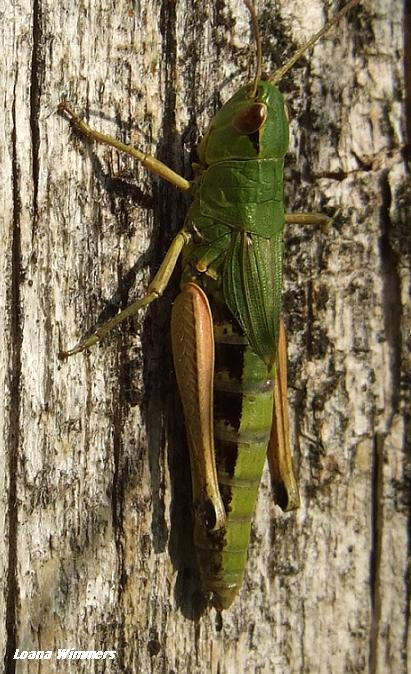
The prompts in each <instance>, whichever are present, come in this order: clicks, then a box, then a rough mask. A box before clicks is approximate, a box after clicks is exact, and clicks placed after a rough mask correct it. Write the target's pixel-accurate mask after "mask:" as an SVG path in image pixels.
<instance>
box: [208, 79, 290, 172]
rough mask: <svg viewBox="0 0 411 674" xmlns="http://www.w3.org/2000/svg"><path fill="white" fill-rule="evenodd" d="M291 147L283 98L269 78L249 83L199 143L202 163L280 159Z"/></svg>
mask: <svg viewBox="0 0 411 674" xmlns="http://www.w3.org/2000/svg"><path fill="white" fill-rule="evenodd" d="M287 149H288V119H287V113H286V109H285V105H284V99H283V96H282V94H281V93H280V91H279V90H278V89H277V87H275V86H274V85H273V84H270V82H265V81H261V80H260V81H259V82H258V83H257V85H256V87H254V86H253V85H251V84H247V85H246V86H244V87H242V88H241V89H240V90H239V91H237V93H236V94H234V96H232V98H230V100H229V101H227V103H226V104H225V105H223V107H222V108H221V110H220V111H219V112H217V114H216V115H215V116H214V117H213V119H212V120H211V124H210V126H209V128H208V130H207V132H206V134H205V136H204V137H203V139H202V140H201V142H200V144H199V146H198V158H199V160H200V162H201V163H202V164H203V165H210V164H215V163H217V162H220V161H224V160H227V159H240V160H241V159H273V158H278V159H281V158H282V157H284V155H285V153H286V152H287Z"/></svg>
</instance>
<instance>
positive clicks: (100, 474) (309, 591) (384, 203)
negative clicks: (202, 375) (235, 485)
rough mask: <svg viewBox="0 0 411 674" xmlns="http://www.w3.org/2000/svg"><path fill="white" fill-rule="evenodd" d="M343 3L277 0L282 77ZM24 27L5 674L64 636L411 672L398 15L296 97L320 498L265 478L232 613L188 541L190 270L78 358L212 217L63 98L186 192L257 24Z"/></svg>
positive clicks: (18, 7)
mask: <svg viewBox="0 0 411 674" xmlns="http://www.w3.org/2000/svg"><path fill="white" fill-rule="evenodd" d="M335 11H336V8H335V6H333V7H331V8H330V7H328V5H327V6H326V3H325V2H324V1H323V0H312V2H310V3H305V2H304V3H301V2H298V0H290V1H289V2H287V3H275V4H273V3H270V2H269V0H260V3H259V17H260V29H261V37H262V46H263V62H264V70H265V71H266V73H272V72H273V71H274V70H276V69H277V68H279V67H280V65H282V64H283V63H284V62H285V60H286V58H287V57H289V56H290V55H291V54H292V53H293V52H294V51H295V49H296V48H297V46H298V45H300V44H301V43H302V42H303V41H304V40H305V39H307V38H308V37H310V36H311V35H312V34H313V32H315V31H316V30H317V29H318V28H319V27H320V26H321V25H322V24H323V22H324V20H325V18H326V17H327V15H328V16H331V14H332V13H333V12H335ZM3 16H4V17H5V20H3V22H2V28H1V30H2V33H3V35H2V38H3V40H2V44H3V50H4V58H3V66H2V68H1V69H0V75H1V81H0V89H1V91H2V93H3V100H4V121H3V124H2V129H3V133H2V136H1V139H0V143H1V157H2V185H1V199H2V209H1V213H2V227H1V232H2V236H1V239H0V245H1V250H2V256H3V274H2V279H1V284H0V292H1V301H2V303H3V306H4V308H5V310H4V311H3V313H2V326H1V328H2V329H1V335H2V348H1V367H0V376H1V380H2V386H3V391H4V396H3V398H2V401H1V405H0V414H1V418H2V442H1V455H2V458H1V465H2V466H4V472H3V473H2V483H3V489H2V494H3V497H2V499H1V515H0V522H1V525H2V527H3V530H4V532H3V536H2V541H3V554H2V556H1V560H2V569H3V573H2V576H1V577H2V578H3V592H2V593H1V599H0V611H1V625H2V628H1V630H0V648H1V652H2V658H3V662H4V671H5V672H7V674H8V673H12V672H14V671H15V672H19V673H20V672H32V671H34V668H33V667H34V666H35V665H33V663H31V661H29V660H15V659H13V656H14V654H15V650H16V649H17V648H18V649H20V651H22V650H26V651H32V650H40V649H42V650H46V651H47V650H51V651H53V654H52V659H51V661H49V662H46V661H44V662H42V663H41V664H42V667H44V669H42V670H41V671H53V672H66V671H67V661H64V660H58V659H57V651H58V649H59V648H60V649H63V648H68V649H75V650H80V649H81V650H93V649H94V650H96V651H108V650H114V651H116V657H115V659H113V660H108V659H96V660H88V661H87V660H80V661H77V662H76V664H75V667H76V672H79V673H80V672H87V673H89V672H116V673H117V672H119V673H120V672H122V673H123V672H169V673H171V672H191V673H192V674H196V673H200V672H201V673H202V672H207V673H208V672H211V673H217V672H219V673H220V674H223V673H225V674H231V673H233V674H234V673H238V672H246V673H248V672H260V673H263V672H264V673H267V674H268V673H270V674H272V673H273V672H274V673H275V674H283V673H288V672H289V673H290V674H291V673H292V674H295V673H296V672H309V673H314V672H315V673H320V674H321V673H323V672H324V673H326V672H327V673H328V672H333V674H339V673H343V672H344V673H345V672H364V671H367V672H371V673H374V672H381V673H383V672H384V673H385V672H393V673H394V672H395V674H399V673H401V672H404V673H405V672H406V671H407V658H408V659H409V657H410V656H409V649H408V631H409V598H410V590H409V585H408V584H407V573H408V566H407V563H408V561H407V555H408V552H409V539H408V533H407V529H408V524H409V509H408V507H409V492H408V486H407V483H406V469H407V454H406V444H407V438H408V440H409V434H408V435H407V430H408V429H407V422H409V418H410V410H409V407H407V398H406V393H407V390H406V386H405V384H406V383H407V381H408V382H409V378H408V379H407V368H409V355H408V351H407V343H408V342H407V340H408V337H407V334H408V330H409V327H410V309H409V303H407V300H408V292H407V291H408V288H409V282H410V278H409V256H408V257H407V253H409V246H407V244H409V238H410V235H409V229H408V227H407V220H406V212H407V208H408V207H409V183H408V182H407V177H408V174H407V169H406V164H405V162H404V146H405V144H406V140H405V115H404V109H403V106H404V101H403V93H402V92H403V63H402V53H403V20H404V18H403V8H402V6H401V3H399V2H397V3H392V2H390V1H389V0H375V2H369V1H368V0H364V2H362V3H361V5H360V6H359V7H358V8H356V9H354V10H352V12H351V13H350V15H349V17H348V19H344V20H342V21H341V23H340V24H339V25H338V27H337V28H335V29H334V30H333V31H332V32H331V33H330V34H329V35H328V36H327V37H326V38H324V39H323V40H322V41H321V42H320V43H319V44H318V45H317V46H315V48H314V49H313V50H311V51H310V52H308V54H307V55H306V56H305V57H303V58H302V59H301V60H300V62H299V63H298V64H297V65H296V66H295V67H294V69H293V70H292V71H291V72H290V73H289V74H288V75H287V76H286V77H285V78H284V80H283V81H282V82H281V84H280V86H281V89H282V90H283V91H284V93H285V95H286V98H287V101H288V107H289V111H290V119H291V132H292V140H291V146H290V155H289V158H288V160H287V165H286V194H285V198H286V209H287V210H288V211H323V212H325V213H327V214H328V215H329V216H330V217H331V218H332V222H331V224H330V225H329V226H328V227H326V228H319V227H313V226H301V225H298V226H297V225H290V226H289V227H288V230H287V237H286V263H285V295H284V316H285V320H286V323H287V330H288V341H289V386H290V394H289V398H290V410H291V412H290V413H291V421H292V440H293V448H294V461H295V465H296V470H297V474H298V478H299V485H300V490H301V497H302V505H301V508H300V510H299V511H298V512H297V513H295V514H287V515H284V514H283V513H282V512H281V511H280V510H279V509H278V508H277V507H276V506H275V505H274V504H273V500H272V495H271V491H270V484H269V478H268V472H267V470H266V471H265V472H264V476H263V480H262V484H261V489H260V494H259V500H258V505H257V509H256V513H255V517H254V524H253V537H252V541H251V545H250V549H249V561H248V566H247V573H246V579H245V582H244V586H243V588H242V591H241V593H240V595H239V597H238V598H237V599H236V601H235V603H234V604H233V606H232V608H231V609H229V610H228V611H226V612H224V613H223V615H222V625H219V624H218V620H217V616H216V612H215V611H214V609H210V608H207V606H206V605H205V602H204V600H203V598H202V597H201V592H200V588H199V585H198V576H197V571H196V568H195V562H194V555H193V550H192V544H191V539H190V530H191V527H192V523H191V518H190V472H189V467H188V453H187V447H186V440H185V432H184V428H183V423H182V420H181V407H180V404H179V402H178V400H176V397H177V396H176V392H175V382H174V375H173V368H172V359H171V355H170V339H169V317H170V306H171V302H172V300H173V298H174V297H175V295H176V293H177V290H178V275H175V276H174V277H173V280H172V283H171V284H170V287H169V289H168V290H167V292H166V294H165V297H164V298H162V299H161V300H159V301H158V302H157V303H156V304H154V305H152V307H150V308H149V309H148V310H146V311H143V312H141V313H140V314H139V315H138V317H137V318H136V319H134V320H133V321H131V323H129V324H128V325H126V326H125V327H123V328H122V329H120V330H117V331H116V333H115V334H114V335H113V337H112V338H111V339H110V338H109V339H106V340H105V341H104V342H103V343H102V344H101V345H99V346H97V347H95V348H94V349H92V350H90V352H89V353H87V354H85V355H84V354H81V355H79V356H76V357H73V358H71V359H69V360H68V361H67V362H61V361H59V359H58V352H59V349H61V348H62V347H67V346H72V345H73V344H74V343H75V342H76V341H77V340H78V339H79V338H80V337H81V336H82V335H84V334H85V333H86V332H87V330H89V329H91V328H92V327H93V326H94V325H95V324H96V323H99V324H100V323H101V322H103V320H104V318H106V317H107V316H108V315H112V314H114V313H116V311H118V309H119V308H121V307H124V306H126V305H127V304H128V303H129V302H130V301H131V300H132V299H134V298H137V297H140V296H141V295H142V294H143V293H144V290H145V289H146V288H147V285H148V283H149V280H150V279H151V278H152V277H153V274H154V273H155V271H156V270H157V268H158V266H159V264H160V262H161V260H162V258H163V256H164V254H165V251H166V250H167V247H168V245H169V243H170V242H171V239H172V237H173V236H174V235H175V233H176V231H177V230H178V229H179V228H180V227H181V226H182V224H183V221H184V212H185V209H186V207H187V203H188V201H187V199H186V198H185V197H183V196H181V195H180V194H178V193H177V192H176V190H174V189H173V188H172V187H171V186H169V185H167V184H164V183H162V181H161V180H159V179H157V178H156V177H153V176H152V175H149V174H148V173H147V172H146V171H145V170H144V169H142V168H141V167H140V166H138V165H136V164H135V163H134V162H133V161H132V160H131V159H129V158H127V157H123V156H119V155H118V153H117V152H115V151H113V150H111V149H108V148H106V147H103V146H96V145H93V144H91V143H89V142H87V141H85V140H84V139H82V138H81V137H79V136H77V135H76V134H75V133H73V132H72V131H70V127H69V124H68V123H67V121H66V120H65V119H64V118H63V117H61V116H59V115H58V114H57V105H58V103H59V101H60V100H63V99H66V100H68V101H70V103H71V104H72V105H73V107H74V108H75V109H76V110H77V111H78V112H79V113H80V114H81V115H83V116H84V117H85V118H86V119H88V120H89V122H90V124H92V125H93V126H94V127H96V128H98V129H99V130H101V131H103V132H105V133H109V134H112V135H115V136H116V137H118V138H121V139H122V140H124V141H125V142H133V143H134V144H136V145H138V146H140V147H141V148H143V149H144V150H145V151H147V152H149V153H152V154H154V155H155V156H157V157H158V158H160V159H161V160H162V161H165V162H166V163H167V164H168V165H170V166H171V167H172V168H174V169H175V170H176V171H178V172H180V173H182V174H183V175H185V176H187V177H190V164H191V162H192V161H193V160H195V154H194V148H195V145H196V142H197V141H198V139H199V137H200V136H201V134H202V133H203V132H204V131H205V129H206V127H207V123H208V121H209V120H210V119H211V117H212V115H213V114H214V113H215V112H216V110H217V109H218V108H219V107H220V106H221V104H222V103H223V102H224V101H226V100H227V99H228V98H229V96H230V95H231V94H233V93H234V92H235V91H236V89H238V87H239V86H240V85H242V84H243V83H245V82H246V81H248V79H249V78H250V77H252V74H253V70H254V46H253V39H252V36H251V34H250V20H249V15H248V12H247V9H246V7H245V6H244V4H243V3H242V2H234V1H232V2H230V1H229V0H227V1H226V2H224V3H221V2H211V1H210V0H205V1H204V2H202V3H197V2H194V1H191V2H190V0H180V2H178V3H176V2H172V1H167V0H163V2H161V1H160V0H158V1H155V0H153V1H152V2H149V1H148V0H140V2H137V3H132V2H128V3H126V2H114V1H113V0H95V2H93V3H89V4H87V3H84V2H80V1H79V2H76V3H73V2H69V1H64V0H63V1H62V2H60V3H58V4H56V3H52V2H50V0H32V2H29V0H22V1H21V3H18V4H15V5H14V6H13V12H12V11H11V9H10V8H7V9H6V10H5V14H4V15H3ZM250 44H251V46H250ZM408 377H409V369H408ZM408 433H409V431H408ZM408 468H409V467H408ZM36 664H37V665H38V663H36ZM38 666H39V665H38ZM47 667H50V669H47ZM36 671H37V670H36Z"/></svg>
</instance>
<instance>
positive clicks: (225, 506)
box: [59, 0, 359, 610]
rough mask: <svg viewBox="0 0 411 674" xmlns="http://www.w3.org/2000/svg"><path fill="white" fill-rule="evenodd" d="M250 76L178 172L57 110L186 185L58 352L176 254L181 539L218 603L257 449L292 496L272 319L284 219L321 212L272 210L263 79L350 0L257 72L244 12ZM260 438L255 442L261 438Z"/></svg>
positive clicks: (278, 148)
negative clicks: (178, 217) (182, 445)
mask: <svg viewBox="0 0 411 674" xmlns="http://www.w3.org/2000/svg"><path fill="white" fill-rule="evenodd" d="M245 2H246V4H247V7H248V9H249V10H250V13H251V17H252V21H253V25H254V32H255V36H256V46H257V67H256V74H255V78H254V81H253V82H252V83H251V84H247V85H245V86H243V87H242V88H241V89H240V90H239V91H238V92H237V93H236V94H235V95H234V96H233V97H232V98H231V99H230V100H229V101H228V102H227V103H226V104H225V105H224V106H223V107H222V109H221V110H220V111H219V112H218V113H217V114H216V115H215V117H214V118H213V119H212V121H211V124H210V126H209V128H208V130H207V132H206V134H205V136H204V137H203V139H202V140H201V142H200V144H199V146H198V150H197V152H198V162H197V163H196V164H194V165H193V169H194V174H195V177H194V179H193V180H192V181H188V180H186V179H185V178H183V177H181V176H180V175H178V174H177V173H175V172H174V171H172V170H171V169H170V168H168V167H167V166H166V165H164V164H163V163H162V162H160V161H158V160H156V159H155V158H154V157H151V156H149V155H146V154H144V153H143V152H141V151H140V150H138V149H136V148H134V147H131V146H129V145H125V144H123V143H121V142H119V141H117V140H116V139H115V138H112V137H109V136H106V135H104V134H102V133H99V132H98V131H95V130H94V129H92V128H90V127H89V126H88V125H87V124H85V123H84V122H83V121H82V120H81V119H80V118H79V117H77V115H75V114H74V113H73V112H72V111H71V109H70V108H69V106H68V105H67V103H66V102H62V103H61V104H60V106H59V109H60V110H61V111H62V112H63V113H64V114H65V115H66V116H67V117H68V118H69V119H70V120H71V122H72V124H73V125H74V127H75V128H76V129H77V130H78V131H79V132H81V133H82V134H84V135H85V136H87V138H89V139H91V140H95V141H97V142H100V143H105V144H107V145H110V146H112V147H114V148H116V149H117V150H119V151H121V152H126V153H127V154H129V155H131V156H132V157H134V158H136V159H137V160H139V161H140V162H141V163H142V164H143V166H145V167H146V168H147V169H148V170H149V171H152V172H153V173H156V174H157V175H159V176H161V177H162V178H164V179H165V180H168V181H169V182H171V183H172V184H173V185H175V186H176V187H178V188H179V189H181V190H185V191H189V192H191V193H192V195H193V202H192V205H191V206H190V208H189V210H188V212H187V216H186V219H185V223H184V227H183V228H182V229H181V231H179V232H178V234H177V235H176V237H175V238H174V240H173V242H172V243H171V246H170V248H169V250H168V251H167V254H166V256H165V258H164V260H163V262H162V264H161V266H160V269H159V271H158V272H157V274H156V275H155V277H154V279H153V281H152V282H151V283H150V285H149V287H148V290H147V294H146V295H145V296H144V297H143V298H142V299H140V300H138V301H137V302H134V303H133V304H131V305H130V306H129V307H127V308H126V309H125V310H124V311H122V312H121V313H119V314H117V315H116V316H115V317H114V318H113V319H111V320H110V321H108V322H107V323H106V324H104V325H103V326H101V327H100V328H99V329H98V330H96V331H95V332H94V333H93V334H92V335H91V336H89V337H86V338H85V339H83V340H81V341H80V342H79V343H78V344H76V345H75V346H74V347H73V348H72V349H70V350H67V351H62V352H61V354H60V356H61V357H62V358H66V357H68V356H71V355H73V354H75V353H78V352H80V351H83V350H84V349H86V348H88V347H90V346H92V345H93V344H95V343H96V342H98V341H99V340H100V339H102V338H103V337H104V336H105V335H107V333H108V332H110V331H111V330H112V329H113V328H114V327H115V326H116V325H118V324H119V323H120V322H122V321H123V320H125V319H126V318H128V317H129V316H132V315H134V314H135V313H136V312H137V311H139V309H141V308H142V307H143V306H145V305H148V304H150V303H151V302H153V301H154V300H156V299H158V298H159V297H161V295H162V294H163V292H164V290H165V288H166V286H167V284H168V282H169V280H170V277H171V274H172V272H173V270H174V268H175V266H176V263H177V260H178V259H179V258H180V257H181V258H182V276H181V292H180V294H179V295H178V297H177V299H176V300H175V302H174V305H173V309H172V318H171V335H172V346H173V358H174V366H175V371H176V376H177V383H178V387H179V391H180V396H181V399H182V403H183V408H184V416H185V422H186V429H187V437H188V444H189V448H190V461H191V474H192V487H193V508H194V544H195V547H196V550H197V559H198V564H199V568H200V573H201V578H202V584H203V588H204V591H205V592H206V593H210V594H211V595H212V602H213V604H214V606H215V607H216V608H217V609H218V610H222V609H226V608H228V607H229V606H230V605H231V603H232V602H233V600H234V598H235V596H236V595H237V593H238V592H239V589H240V587H241V584H242V579H243V575H244V570H245V566H246V559H247V548H248V543H249V538H250V531H251V520H252V515H253V512H254V508H255V503H256V498H257V492H258V487H259V483H260V479H261V475H262V471H263V465H264V461H265V457H266V454H267V453H268V457H269V461H270V465H271V472H272V477H273V486H274V493H275V498H276V501H277V502H278V503H279V505H280V506H281V507H282V508H283V510H291V509H293V508H297V507H298V505H299V494H298V488H297V484H296V480H295V477H294V474H293V469H292V460H291V453H290V448H289V439H288V411H287V357H286V342H285V333H284V327H283V323H282V321H281V317H280V316H281V303H282V267H283V247H284V243H283V231H284V224H285V223H286V222H302V223H304V222H307V223H323V222H324V221H326V220H327V218H325V217H324V216H322V215H321V214H315V213H308V214H303V213H294V214H289V215H288V214H287V215H286V214H285V213H284V205H283V162H284V156H285V154H286V152H287V150H288V142H289V139H288V119H287V113H286V109H285V104H284V99H283V96H282V94H281V93H280V91H279V90H278V88H277V86H276V84H277V83H278V82H279V81H280V80H281V78H282V77H283V76H284V75H285V73H287V72H288V71H289V70H290V68H292V66H293V65H294V63H295V62H296V61H297V59H299V58H300V57H301V55H302V54H303V53H304V52H305V51H306V50H307V49H309V48H310V47H312V45H314V44H315V42H316V41H317V40H319V39H320V38H321V37H322V36H323V35H324V34H325V33H326V32H327V31H328V30H329V29H330V28H331V27H332V26H333V25H334V24H335V23H336V22H337V21H339V20H340V19H341V18H342V17H343V16H344V15H345V14H346V13H347V12H348V11H349V10H350V9H351V8H352V7H353V6H354V5H356V4H357V3H358V2H359V0H350V1H349V2H348V3H347V4H346V5H345V6H344V7H343V9H342V10H341V11H340V12H338V13H337V14H336V15H335V16H334V18H333V19H332V20H331V21H329V22H328V23H327V24H326V25H325V26H324V27H323V28H322V29H321V30H320V31H319V32H318V33H316V35H314V36H313V37H312V38H311V39H310V40H309V41H308V42H307V43H306V44H304V45H303V46H302V47H301V48H300V49H299V50H298V51H297V52H296V54H295V55H294V56H293V57H292V58H291V59H290V60H289V61H288V62H287V63H286V64H285V65H284V66H283V67H282V68H280V70H278V71H277V72H276V73H275V74H274V75H273V76H272V77H271V78H270V80H269V81H264V80H261V46H260V39H259V33H258V27H257V19H256V15H255V11H254V9H253V7H252V5H251V4H250V3H249V2H248V0H245ZM267 447H268V450H267Z"/></svg>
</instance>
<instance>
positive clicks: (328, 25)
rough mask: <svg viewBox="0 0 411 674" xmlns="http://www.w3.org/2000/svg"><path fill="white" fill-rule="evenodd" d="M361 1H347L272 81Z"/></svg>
mask: <svg viewBox="0 0 411 674" xmlns="http://www.w3.org/2000/svg"><path fill="white" fill-rule="evenodd" d="M360 1H361V0H349V2H347V4H346V5H344V7H343V8H342V9H340V11H339V12H337V14H335V15H334V16H333V18H332V19H330V21H328V22H327V23H326V24H325V25H324V26H323V27H322V28H321V30H319V31H318V33H316V34H315V35H313V37H312V38H310V39H309V40H308V42H306V43H305V44H303V46H302V47H300V48H299V49H298V50H297V51H296V52H295V54H294V56H292V57H291V58H290V60H289V61H287V63H285V64H284V65H283V66H281V68H280V69H279V70H277V72H275V73H274V75H273V76H272V77H270V82H272V83H273V84H277V82H279V81H280V80H281V79H282V78H283V77H284V75H285V74H286V73H288V71H289V70H291V68H292V67H293V65H294V63H295V62H296V61H298V59H299V58H300V56H302V55H303V54H304V52H306V51H307V49H310V47H312V46H313V45H314V44H315V43H316V42H318V40H319V39H320V38H321V37H322V36H323V35H325V33H328V31H329V30H330V29H331V28H332V27H333V26H334V25H335V24H336V23H338V21H340V19H342V17H343V16H345V15H346V14H348V12H349V11H350V10H351V8H352V7H354V6H355V5H358V3H359V2H360ZM247 5H248V3H247Z"/></svg>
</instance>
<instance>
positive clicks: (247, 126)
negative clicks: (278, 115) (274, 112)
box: [232, 103, 267, 136]
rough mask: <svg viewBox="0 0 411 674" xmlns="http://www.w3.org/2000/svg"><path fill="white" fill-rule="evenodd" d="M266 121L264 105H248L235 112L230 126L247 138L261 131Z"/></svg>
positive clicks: (265, 107)
mask: <svg viewBox="0 0 411 674" xmlns="http://www.w3.org/2000/svg"><path fill="white" fill-rule="evenodd" d="M266 119H267V106H266V105H265V104H264V103H250V105H247V106H244V107H243V108H242V109H241V110H240V111H239V112H237V114H236V115H235V116H234V118H233V121H232V124H233V127H234V128H235V129H236V130H237V131H239V132H240V133H245V134H247V136H249V135H251V134H252V133H255V132H256V131H258V130H259V129H261V127H262V126H263V124H264V122H265V120H266Z"/></svg>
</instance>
